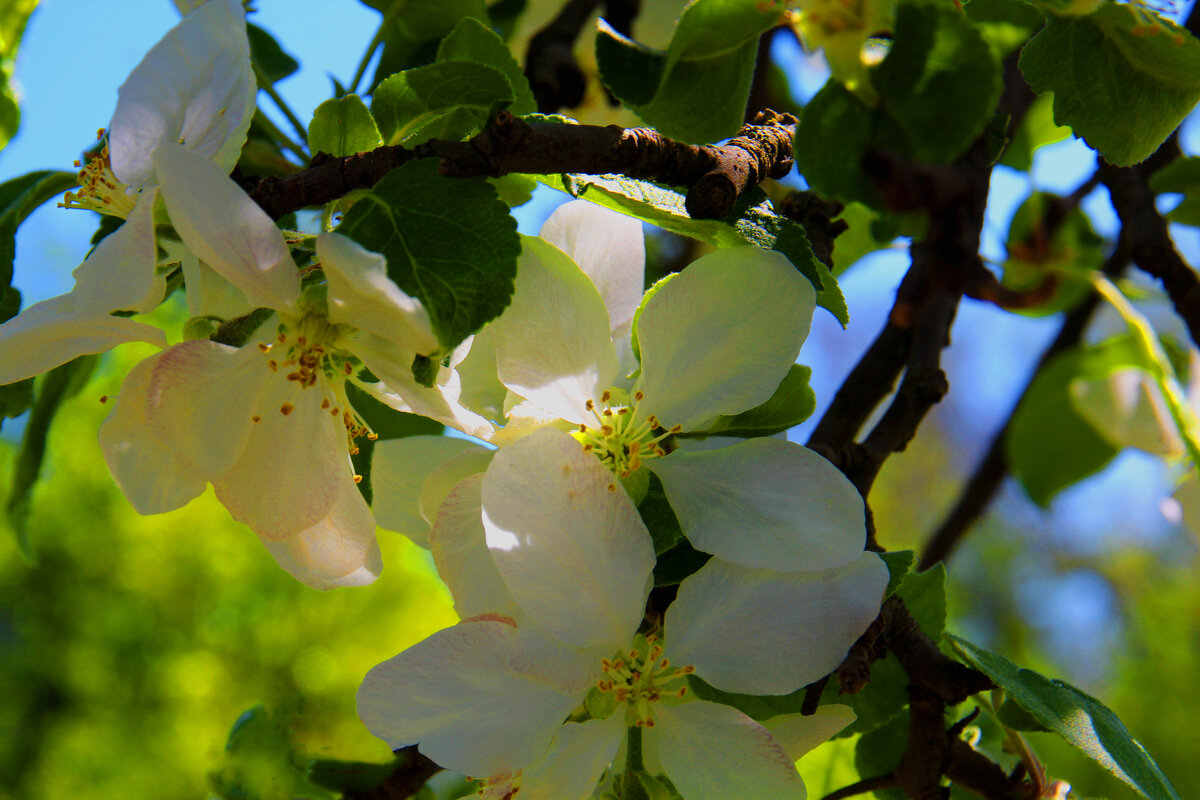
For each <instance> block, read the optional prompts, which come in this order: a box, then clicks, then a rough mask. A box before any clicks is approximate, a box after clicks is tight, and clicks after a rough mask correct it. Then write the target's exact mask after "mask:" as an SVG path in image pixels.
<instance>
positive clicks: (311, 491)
mask: <svg viewBox="0 0 1200 800" xmlns="http://www.w3.org/2000/svg"><path fill="white" fill-rule="evenodd" d="M271 377H272V378H275V380H271V381H268V383H267V387H268V390H267V391H266V392H264V393H263V394H262V395H261V396H260V398H259V405H258V406H257V408H256V409H255V411H254V413H255V414H256V415H257V416H259V417H260V420H261V421H260V422H257V423H252V424H251V428H250V437H249V439H247V440H246V446H245V447H244V448H243V449H242V452H241V455H240V456H239V457H238V459H237V461H236V462H234V464H233V466H232V468H231V469H230V470H229V471H228V472H226V473H225V474H223V475H221V476H220V478H219V479H213V488H214V489H216V493H217V499H218V500H220V501H221V502H222V503H223V504H224V505H225V507H226V508H228V509H229V513H230V515H232V516H233V518H234V519H236V520H237V521H238V522H243V523H245V524H247V525H249V526H250V527H251V528H253V529H254V531H255V532H256V533H258V534H259V535H260V536H265V537H267V538H269V539H283V538H286V537H289V536H292V535H294V534H296V533H298V532H300V531H303V530H304V529H305V528H310V527H312V526H313V525H316V524H317V523H318V522H320V521H321V520H322V519H324V518H325V517H326V516H327V515H329V514H331V513H333V509H334V504H335V503H336V502H338V501H339V496H340V494H342V493H343V492H344V491H346V487H347V486H349V487H350V488H349V491H352V492H354V494H356V495H357V494H358V489H357V488H355V487H354V484H353V482H352V481H350V482H347V481H346V478H347V477H348V476H350V475H352V474H353V473H352V472H351V466H350V456H349V453H348V451H347V447H346V438H345V429H344V428H343V426H342V423H341V420H340V418H337V419H335V418H333V417H331V416H330V414H329V412H327V411H326V410H325V409H323V408H321V401H322V399H323V398H322V396H321V395H320V394H319V393H318V387H319V386H320V384H319V383H318V384H317V386H314V387H312V388H310V389H302V388H300V387H299V385H298V384H297V383H295V382H292V381H288V380H285V379H284V378H283V376H281V375H278V373H271ZM286 405H291V406H292V411H291V412H290V413H288V414H284V413H282V409H283V408H284V407H285V406H286ZM373 530H374V523H372V531H373Z"/></svg>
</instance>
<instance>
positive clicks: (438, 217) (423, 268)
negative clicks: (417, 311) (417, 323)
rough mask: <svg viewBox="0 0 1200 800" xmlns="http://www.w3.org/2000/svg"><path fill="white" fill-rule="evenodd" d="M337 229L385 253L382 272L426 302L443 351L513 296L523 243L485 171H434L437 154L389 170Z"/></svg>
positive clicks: (366, 245)
mask: <svg viewBox="0 0 1200 800" xmlns="http://www.w3.org/2000/svg"><path fill="white" fill-rule="evenodd" d="M338 231H339V232H340V233H342V234H345V235H346V236H349V237H350V238H352V239H354V240H355V241H357V242H358V243H359V244H361V245H362V246H363V247H366V248H367V249H368V250H374V251H375V252H378V253H383V254H384V256H385V257H386V258H387V264H388V277H390V278H391V279H392V280H393V281H395V282H396V284H397V285H398V286H399V287H400V288H401V289H403V290H404V291H405V292H407V293H408V294H410V295H412V296H414V297H416V298H417V299H418V300H420V301H421V302H422V303H423V304H424V306H425V309H426V311H428V312H429V317H430V320H431V322H432V323H433V329H434V332H435V333H436V334H437V336H438V341H439V342H440V343H441V345H442V351H443V352H444V353H448V352H450V351H451V350H453V349H454V347H455V346H457V345H458V343H459V342H461V341H462V340H463V339H465V338H466V337H467V336H470V335H471V334H472V333H474V332H475V331H477V330H479V329H480V328H481V327H483V325H484V323H486V322H488V321H490V320H492V319H494V318H495V317H496V316H498V315H499V314H500V312H501V311H503V310H504V308H505V307H506V306H507V305H508V303H509V301H510V299H511V298H512V291H513V278H514V276H515V275H516V272H517V255H518V254H519V253H520V251H521V242H520V239H519V238H518V236H517V228H516V221H515V220H513V218H512V216H511V215H510V214H509V213H508V206H506V205H505V204H504V203H503V202H502V201H501V200H500V198H499V197H497V196H496V190H495V189H493V188H492V187H491V185H489V184H488V182H487V181H486V180H485V179H484V178H455V179H450V178H444V177H442V176H440V175H438V174H437V161H436V160H435V159H421V160H419V161H410V162H408V163H407V164H404V165H403V166H401V167H399V168H398V169H395V170H392V171H391V172H390V173H388V175H387V176H386V177H384V178H383V180H381V181H380V182H379V183H377V184H375V188H374V189H372V190H371V191H370V192H366V193H364V195H363V196H362V198H361V199H360V200H359V201H358V202H357V203H355V204H354V206H353V208H351V209H350V210H349V211H348V212H347V213H346V216H345V218H344V219H343V221H342V224H341V225H340V226H339V227H338ZM423 355H433V354H428V353H427V354H423Z"/></svg>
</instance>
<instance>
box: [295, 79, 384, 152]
mask: <svg viewBox="0 0 1200 800" xmlns="http://www.w3.org/2000/svg"><path fill="white" fill-rule="evenodd" d="M382 144H383V138H382V137H380V135H379V128H378V127H376V125H375V118H374V117H372V116H371V112H370V110H369V109H368V108H367V104H366V103H364V102H363V101H362V99H361V98H359V96H358V95H356V94H348V95H346V96H345V97H341V98H338V99H335V100H326V101H325V102H324V103H321V105H319V106H317V110H316V111H315V112H313V119H312V122H311V123H310V124H309V126H308V149H309V150H310V151H311V152H312V153H314V154H316V153H328V154H329V155H331V156H352V155H354V154H355V153H362V152H365V151H367V150H374V149H375V148H376V147H379V146H380V145H382Z"/></svg>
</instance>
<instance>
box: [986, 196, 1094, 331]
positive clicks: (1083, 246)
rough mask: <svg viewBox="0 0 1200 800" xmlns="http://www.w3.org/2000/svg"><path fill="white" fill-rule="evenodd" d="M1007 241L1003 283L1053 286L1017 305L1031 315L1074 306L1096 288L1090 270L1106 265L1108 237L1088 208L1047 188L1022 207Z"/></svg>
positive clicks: (1022, 288) (1022, 286) (1019, 288)
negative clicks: (1029, 302)
mask: <svg viewBox="0 0 1200 800" xmlns="http://www.w3.org/2000/svg"><path fill="white" fill-rule="evenodd" d="M1006 247H1007V250H1008V258H1007V259H1006V260H1005V262H1004V274H1003V275H1002V277H1001V283H1003V284H1004V285H1005V286H1008V287H1010V288H1012V289H1016V290H1017V291H1034V290H1037V289H1041V288H1043V287H1044V286H1045V285H1047V282H1050V283H1049V285H1050V286H1052V287H1053V288H1052V289H1051V291H1049V292H1046V296H1045V299H1044V300H1043V301H1042V302H1041V303H1039V304H1038V305H1036V306H1033V307H1031V308H1026V309H1020V310H1019V311H1018V313H1024V314H1029V315H1031V316H1043V315H1045V314H1054V313H1057V312H1059V311H1064V310H1067V309H1070V308H1073V307H1074V306H1075V305H1076V304H1077V303H1079V301H1080V300H1082V299H1083V298H1084V297H1086V296H1087V295H1088V294H1090V293H1091V290H1092V284H1091V274H1092V273H1093V272H1094V271H1096V270H1099V269H1100V268H1101V267H1102V266H1103V265H1104V240H1103V239H1102V238H1101V237H1100V236H1098V235H1097V234H1096V232H1095V231H1094V230H1092V224H1091V222H1090V221H1089V220H1088V216H1087V214H1085V213H1083V211H1081V210H1080V209H1079V208H1077V207H1070V205H1069V204H1068V203H1066V202H1064V200H1063V198H1059V197H1057V196H1055V195H1050V194H1046V193H1043V192H1034V193H1033V194H1031V195H1030V196H1029V197H1028V198H1027V199H1026V200H1025V202H1024V203H1022V204H1021V206H1020V207H1019V208H1018V209H1017V213H1016V214H1014V215H1013V219H1012V223H1011V224H1010V225H1009V228H1008V242H1007V245H1006Z"/></svg>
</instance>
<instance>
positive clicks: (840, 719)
mask: <svg viewBox="0 0 1200 800" xmlns="http://www.w3.org/2000/svg"><path fill="white" fill-rule="evenodd" d="M855 719H857V716H856V715H855V713H854V709H853V708H851V707H850V706H844V705H841V704H840V703H831V704H829V705H826V706H818V707H817V710H816V711H815V712H814V713H812V714H811V715H807V716H806V715H804V714H780V715H779V716H777V717H771V718H770V719H769V720H767V721H766V722H764V723H763V727H765V728H766V729H767V730H769V731H770V732H771V735H772V736H774V737H775V740H776V741H777V742H779V744H780V745H782V746H783V751H784V752H785V753H787V756H788V758H790V759H791V760H792V761H799V760H800V757H801V756H803V755H804V754H805V753H808V752H809V751H811V750H813V749H815V748H817V747H819V746H820V745H822V744H824V743H825V742H827V741H829V739H830V738H831V737H832V736H833V735H834V734H836V733H837V732H838V731H840V730H842V729H843V728H845V727H846V726H847V725H849V724H851V723H852V722H854V720H855Z"/></svg>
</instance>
